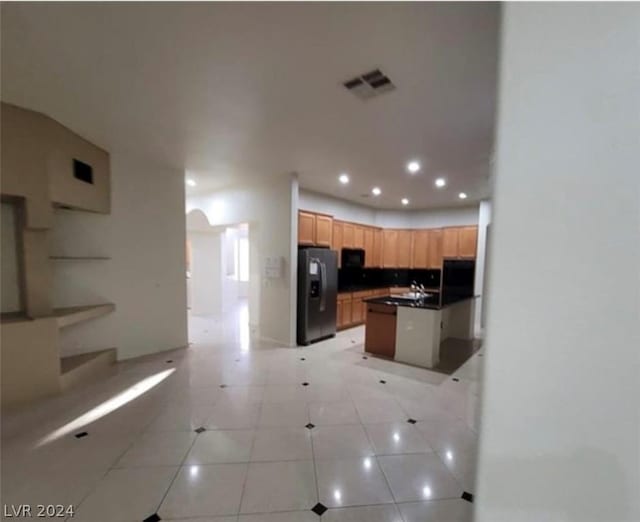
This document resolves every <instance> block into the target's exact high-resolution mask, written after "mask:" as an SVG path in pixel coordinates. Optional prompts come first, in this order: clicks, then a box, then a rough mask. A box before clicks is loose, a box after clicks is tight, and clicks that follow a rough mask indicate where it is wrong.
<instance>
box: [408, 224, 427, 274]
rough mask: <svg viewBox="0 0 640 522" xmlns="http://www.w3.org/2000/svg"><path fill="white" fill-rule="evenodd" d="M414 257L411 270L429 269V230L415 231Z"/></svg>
mask: <svg viewBox="0 0 640 522" xmlns="http://www.w3.org/2000/svg"><path fill="white" fill-rule="evenodd" d="M412 234H413V255H412V256H411V257H412V260H411V268H428V267H429V259H428V257H429V256H428V251H429V230H413V231H412Z"/></svg>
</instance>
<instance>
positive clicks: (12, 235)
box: [0, 201, 24, 314]
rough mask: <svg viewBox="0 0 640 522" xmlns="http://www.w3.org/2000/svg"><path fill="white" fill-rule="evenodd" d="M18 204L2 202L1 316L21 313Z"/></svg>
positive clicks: (0, 255)
mask: <svg viewBox="0 0 640 522" xmlns="http://www.w3.org/2000/svg"><path fill="white" fill-rule="evenodd" d="M19 212H20V203H19V202H17V201H16V202H13V201H11V202H10V201H2V219H1V226H2V245H1V250H0V268H1V271H2V281H1V284H2V292H1V293H0V296H1V299H0V300H1V301H2V313H3V314H15V313H21V312H22V311H23V310H24V308H23V302H22V280H21V277H22V276H21V270H20V235H19V229H18V222H19Z"/></svg>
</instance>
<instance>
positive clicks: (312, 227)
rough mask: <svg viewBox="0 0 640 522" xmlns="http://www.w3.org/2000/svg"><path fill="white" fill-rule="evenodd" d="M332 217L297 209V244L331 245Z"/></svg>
mask: <svg viewBox="0 0 640 522" xmlns="http://www.w3.org/2000/svg"><path fill="white" fill-rule="evenodd" d="M332 236H333V218H332V217H331V216H327V215H326V214H316V213H315V212H307V211H305V210H299V211H298V244H299V245H305V246H319V247H331V246H332V244H333V242H332Z"/></svg>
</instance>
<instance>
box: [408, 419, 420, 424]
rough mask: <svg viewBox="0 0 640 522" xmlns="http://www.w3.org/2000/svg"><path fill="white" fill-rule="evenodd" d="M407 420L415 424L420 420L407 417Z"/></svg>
mask: <svg viewBox="0 0 640 522" xmlns="http://www.w3.org/2000/svg"><path fill="white" fill-rule="evenodd" d="M407 422H408V423H409V424H415V423H416V422H418V421H417V420H415V419H407Z"/></svg>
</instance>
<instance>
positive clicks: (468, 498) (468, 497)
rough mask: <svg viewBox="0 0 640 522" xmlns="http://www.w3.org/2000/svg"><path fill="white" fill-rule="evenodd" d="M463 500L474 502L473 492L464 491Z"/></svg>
mask: <svg viewBox="0 0 640 522" xmlns="http://www.w3.org/2000/svg"><path fill="white" fill-rule="evenodd" d="M462 500H466V501H467V502H473V494H472V493H469V492H468V491H464V492H463V493H462Z"/></svg>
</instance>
